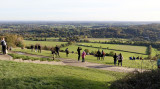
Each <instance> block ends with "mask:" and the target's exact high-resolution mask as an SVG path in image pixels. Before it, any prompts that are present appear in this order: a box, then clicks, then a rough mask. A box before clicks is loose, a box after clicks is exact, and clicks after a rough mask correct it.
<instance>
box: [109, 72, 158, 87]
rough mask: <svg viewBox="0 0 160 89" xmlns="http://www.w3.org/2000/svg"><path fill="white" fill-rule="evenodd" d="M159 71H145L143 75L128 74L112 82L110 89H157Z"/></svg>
mask: <svg viewBox="0 0 160 89" xmlns="http://www.w3.org/2000/svg"><path fill="white" fill-rule="evenodd" d="M159 74H160V70H159V69H157V70H153V71H146V72H143V73H139V72H137V73H130V74H128V75H127V76H125V77H124V78H122V79H120V80H117V81H114V82H113V83H112V84H111V86H110V88H111V89H159V88H160V82H159V79H160V76H159Z"/></svg>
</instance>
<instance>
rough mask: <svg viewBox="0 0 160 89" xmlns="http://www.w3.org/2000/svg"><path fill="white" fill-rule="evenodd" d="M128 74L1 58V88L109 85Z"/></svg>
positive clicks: (58, 88) (92, 88)
mask: <svg viewBox="0 0 160 89" xmlns="http://www.w3.org/2000/svg"><path fill="white" fill-rule="evenodd" d="M124 75H125V74H123V73H117V72H111V71H101V70H96V69H87V68H79V67H70V66H53V65H44V64H32V63H17V62H9V61H0V89H108V88H109V86H110V84H111V82H113V81H115V80H117V79H119V78H121V77H123V76H124Z"/></svg>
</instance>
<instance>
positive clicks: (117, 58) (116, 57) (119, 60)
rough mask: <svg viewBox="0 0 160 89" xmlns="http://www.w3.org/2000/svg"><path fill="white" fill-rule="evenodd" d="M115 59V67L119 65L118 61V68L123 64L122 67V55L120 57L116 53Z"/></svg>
mask: <svg viewBox="0 0 160 89" xmlns="http://www.w3.org/2000/svg"><path fill="white" fill-rule="evenodd" d="M113 58H114V65H115V66H116V64H117V60H118V66H119V64H120V63H121V66H122V60H123V56H122V54H121V53H120V54H119V55H117V54H116V53H115V54H114V56H113Z"/></svg>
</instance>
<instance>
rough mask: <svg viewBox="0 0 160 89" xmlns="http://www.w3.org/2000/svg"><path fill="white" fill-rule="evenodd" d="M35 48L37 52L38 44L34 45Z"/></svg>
mask: <svg viewBox="0 0 160 89" xmlns="http://www.w3.org/2000/svg"><path fill="white" fill-rule="evenodd" d="M34 48H35V52H37V48H38V47H37V44H36V45H35V47H34Z"/></svg>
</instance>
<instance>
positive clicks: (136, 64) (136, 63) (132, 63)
mask: <svg viewBox="0 0 160 89" xmlns="http://www.w3.org/2000/svg"><path fill="white" fill-rule="evenodd" d="M13 51H21V52H26V53H31V54H36V55H43V56H50V57H51V56H52V55H51V52H50V51H45V50H42V53H37V52H31V50H30V49H24V50H22V49H19V48H15V49H13ZM60 56H61V58H70V59H73V60H77V58H78V54H74V53H73V54H72V53H70V54H69V57H66V54H65V53H64V52H60ZM123 56H124V55H123ZM124 57H125V56H124ZM85 60H86V61H88V62H94V63H101V64H107V65H114V64H113V57H110V56H107V57H105V60H104V61H100V60H99V61H98V60H97V58H96V57H94V56H92V55H87V56H86V58H85ZM141 62H142V61H141V60H129V59H128V58H125V59H124V60H123V66H124V67H132V68H141ZM142 67H143V68H145V69H152V63H150V61H149V60H143V65H142ZM153 68H154V69H156V68H157V64H156V61H155V62H153Z"/></svg>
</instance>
